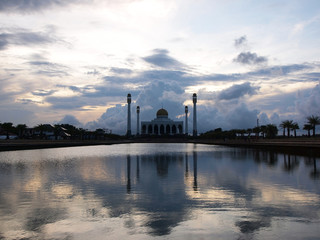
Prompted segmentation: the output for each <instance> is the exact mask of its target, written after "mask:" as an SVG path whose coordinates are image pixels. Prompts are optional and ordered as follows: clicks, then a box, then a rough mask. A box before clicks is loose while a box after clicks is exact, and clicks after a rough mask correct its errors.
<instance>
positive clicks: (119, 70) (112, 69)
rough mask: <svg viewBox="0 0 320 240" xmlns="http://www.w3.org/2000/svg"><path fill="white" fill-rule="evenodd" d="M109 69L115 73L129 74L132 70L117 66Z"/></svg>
mask: <svg viewBox="0 0 320 240" xmlns="http://www.w3.org/2000/svg"><path fill="white" fill-rule="evenodd" d="M110 71H111V72H113V73H116V74H131V73H132V70H131V69H128V68H118V67H112V68H110Z"/></svg>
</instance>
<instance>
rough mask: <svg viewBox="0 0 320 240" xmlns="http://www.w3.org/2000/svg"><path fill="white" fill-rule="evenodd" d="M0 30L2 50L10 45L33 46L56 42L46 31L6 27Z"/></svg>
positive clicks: (0, 47) (0, 48)
mask: <svg viewBox="0 0 320 240" xmlns="http://www.w3.org/2000/svg"><path fill="white" fill-rule="evenodd" d="M0 32H2V33H1V34H0V50H5V49H7V48H8V47H9V46H10V45H16V46H33V45H44V44H48V43H53V42H56V40H55V39H54V38H53V37H52V36H50V34H48V33H46V32H31V31H28V30H26V29H15V28H14V29H4V28H1V29H0Z"/></svg>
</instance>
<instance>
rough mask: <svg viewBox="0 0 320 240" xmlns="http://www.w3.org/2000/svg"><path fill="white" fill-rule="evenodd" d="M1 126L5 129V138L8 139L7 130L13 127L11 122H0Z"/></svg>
mask: <svg viewBox="0 0 320 240" xmlns="http://www.w3.org/2000/svg"><path fill="white" fill-rule="evenodd" d="M1 128H2V129H3V130H5V132H6V135H7V139H9V132H10V131H12V130H13V129H14V127H13V124H12V123H11V122H5V123H2V124H1Z"/></svg>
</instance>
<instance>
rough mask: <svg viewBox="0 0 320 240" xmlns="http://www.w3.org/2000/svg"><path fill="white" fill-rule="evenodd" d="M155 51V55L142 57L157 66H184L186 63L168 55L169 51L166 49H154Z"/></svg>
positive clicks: (168, 67) (170, 67)
mask: <svg viewBox="0 0 320 240" xmlns="http://www.w3.org/2000/svg"><path fill="white" fill-rule="evenodd" d="M153 53H154V54H153V55H151V56H148V57H143V58H142V59H143V60H145V61H146V62H148V63H151V64H153V65H155V66H157V67H163V68H167V69H172V68H181V67H183V66H184V64H182V63H180V62H179V61H177V60H176V59H174V58H172V57H170V56H169V55H168V54H169V51H168V50H166V49H154V50H153Z"/></svg>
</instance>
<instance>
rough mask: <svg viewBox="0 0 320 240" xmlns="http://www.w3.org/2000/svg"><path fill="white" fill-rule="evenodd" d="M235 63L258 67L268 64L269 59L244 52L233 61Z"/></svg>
mask: <svg viewBox="0 0 320 240" xmlns="http://www.w3.org/2000/svg"><path fill="white" fill-rule="evenodd" d="M233 61H234V62H237V63H241V64H247V65H256V64H262V63H267V62H268V59H267V58H266V57H262V56H258V55H257V54H256V53H251V52H242V53H240V54H239V55H238V56H237V57H236V58H235V59H233Z"/></svg>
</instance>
